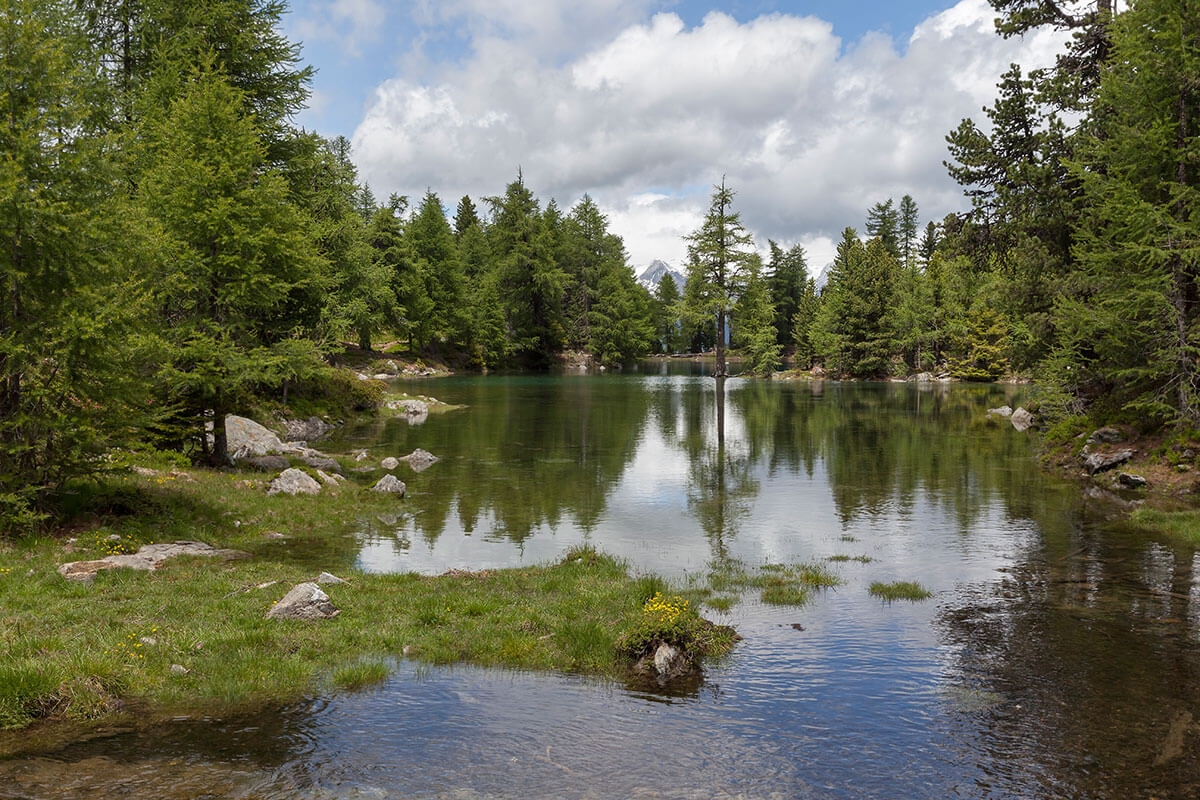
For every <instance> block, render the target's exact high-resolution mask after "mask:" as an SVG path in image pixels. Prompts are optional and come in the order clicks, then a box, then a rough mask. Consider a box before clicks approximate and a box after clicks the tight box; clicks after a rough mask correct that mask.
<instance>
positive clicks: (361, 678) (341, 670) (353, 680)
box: [330, 661, 391, 691]
mask: <svg viewBox="0 0 1200 800" xmlns="http://www.w3.org/2000/svg"><path fill="white" fill-rule="evenodd" d="M390 674H391V670H390V669H388V666H387V664H384V663H383V662H382V661H359V662H357V663H354V664H346V665H345V666H341V667H338V668H337V669H335V670H334V671H333V674H332V675H331V676H330V680H331V681H332V682H333V685H334V686H337V687H338V688H340V689H346V690H348V691H354V690H355V689H362V688H364V687H366V686H374V685H375V684H377V683H383V682H384V681H386V680H387V677H388V675H390Z"/></svg>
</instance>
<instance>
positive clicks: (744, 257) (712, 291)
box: [684, 177, 753, 378]
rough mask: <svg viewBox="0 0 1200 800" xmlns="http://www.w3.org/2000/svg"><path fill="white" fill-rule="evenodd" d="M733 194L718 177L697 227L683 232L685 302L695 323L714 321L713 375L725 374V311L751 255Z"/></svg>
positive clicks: (739, 288) (738, 291) (740, 288)
mask: <svg viewBox="0 0 1200 800" xmlns="http://www.w3.org/2000/svg"><path fill="white" fill-rule="evenodd" d="M733 195H734V192H733V189H730V188H729V187H727V186H726V185H725V179H724V178H723V177H722V178H721V184H720V185H719V186H714V187H713V194H712V200H711V201H710V202H709V206H708V214H706V215H705V217H704V221H703V222H702V223H701V225H700V228H699V229H698V230H696V231H695V232H694V233H692V234H691V235H690V236H688V237H687V242H688V267H687V284H686V285H685V287H684V304H685V307H686V308H687V309H688V313H689V315H690V316H691V317H692V319H693V320H695V321H696V322H698V323H699V322H701V321H705V322H706V321H707V320H715V322H716V343H715V347H716V351H717V364H716V368H715V369H714V371H713V376H714V377H717V378H724V377H726V376H727V375H728V371H727V369H726V367H725V343H726V342H725V339H726V331H727V326H728V323H729V312H730V311H731V310H732V308H733V305H734V302H735V301H736V299H737V297H738V296H739V295H740V294H741V293H742V291H743V290H744V289H745V285H746V281H747V279H748V277H749V270H748V264H749V261H750V258H751V256H752V255H753V250H752V249H751V248H752V247H753V240H752V239H751V237H750V233H749V232H748V231H747V230H746V229H745V228H744V227H742V221H741V215H740V214H738V213H737V212H734V211H733V210H732V209H733Z"/></svg>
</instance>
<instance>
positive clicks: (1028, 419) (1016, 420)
mask: <svg viewBox="0 0 1200 800" xmlns="http://www.w3.org/2000/svg"><path fill="white" fill-rule="evenodd" d="M1009 422H1011V423H1012V426H1013V427H1014V428H1016V429H1017V431H1019V432H1020V433H1024V432H1025V431H1027V430H1029V429H1030V428H1032V427H1033V426H1034V424H1035V423H1036V422H1037V420H1036V419H1034V416H1033V414H1030V413H1029V412H1028V411H1026V410H1025V409H1023V408H1018V409H1017V410H1016V411H1014V412H1013V413H1012V416H1011V417H1009Z"/></svg>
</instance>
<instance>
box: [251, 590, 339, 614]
mask: <svg viewBox="0 0 1200 800" xmlns="http://www.w3.org/2000/svg"><path fill="white" fill-rule="evenodd" d="M340 613H342V612H341V611H339V610H338V609H337V607H335V606H334V605H333V603H332V602H331V601H330V600H329V595H327V594H325V593H324V592H323V591H321V587H319V586H317V585H316V584H315V583H300V584H296V585H295V586H293V587H292V590H291V591H290V592H288V593H287V594H285V595H284V596H283V598H282V599H281V600H279V601H278V602H276V603H275V605H273V606H271V610H270V611H268V612H267V614H266V616H267V619H330V618H332V617H336V616H337V615H338V614H340Z"/></svg>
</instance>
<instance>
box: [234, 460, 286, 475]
mask: <svg viewBox="0 0 1200 800" xmlns="http://www.w3.org/2000/svg"><path fill="white" fill-rule="evenodd" d="M242 463H243V464H245V465H246V466H248V467H253V468H254V469H257V470H261V471H262V472H280V471H281V470H285V469H287V468H288V467H290V466H291V462H289V461H288V460H287V459H286V458H284V457H283V456H250V457H249V458H247V459H243V461H242Z"/></svg>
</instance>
